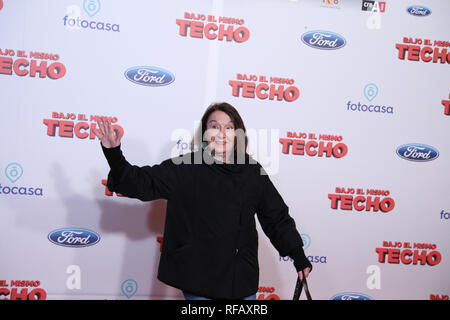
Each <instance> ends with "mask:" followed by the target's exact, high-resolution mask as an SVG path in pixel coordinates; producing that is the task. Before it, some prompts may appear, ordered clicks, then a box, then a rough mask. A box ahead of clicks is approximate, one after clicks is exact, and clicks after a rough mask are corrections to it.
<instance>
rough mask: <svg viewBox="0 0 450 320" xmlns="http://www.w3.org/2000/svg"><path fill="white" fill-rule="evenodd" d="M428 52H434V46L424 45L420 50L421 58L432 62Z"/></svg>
mask: <svg viewBox="0 0 450 320" xmlns="http://www.w3.org/2000/svg"><path fill="white" fill-rule="evenodd" d="M426 53H433V48H431V47H423V48H422V50H421V51H420V58H421V59H422V61H425V62H430V61H431V60H433V58H432V57H430V56H426V55H425V54H426Z"/></svg>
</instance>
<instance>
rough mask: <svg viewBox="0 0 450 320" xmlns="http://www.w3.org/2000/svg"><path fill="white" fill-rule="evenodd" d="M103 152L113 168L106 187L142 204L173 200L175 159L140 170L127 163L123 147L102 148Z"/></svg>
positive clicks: (140, 168)
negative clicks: (152, 201) (144, 202)
mask: <svg viewBox="0 0 450 320" xmlns="http://www.w3.org/2000/svg"><path fill="white" fill-rule="evenodd" d="M102 150H103V154H104V155H105V157H106V160H107V161H108V164H109V167H110V168H111V170H110V171H109V173H108V182H107V184H106V186H107V187H108V189H109V190H110V191H114V192H117V193H120V194H122V195H124V196H126V197H129V198H136V199H139V200H141V201H151V200H156V199H170V196H171V194H172V191H173V189H174V186H175V185H176V174H175V164H174V163H173V162H172V161H171V159H168V160H164V161H163V162H161V164H155V165H153V166H143V167H139V166H134V165H131V164H130V163H129V162H128V161H127V160H126V159H125V157H124V156H123V154H122V150H121V149H120V146H118V147H115V148H105V147H103V145H102Z"/></svg>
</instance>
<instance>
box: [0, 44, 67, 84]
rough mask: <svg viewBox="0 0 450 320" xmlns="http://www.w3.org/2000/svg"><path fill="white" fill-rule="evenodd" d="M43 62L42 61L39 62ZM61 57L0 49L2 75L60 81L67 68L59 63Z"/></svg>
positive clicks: (0, 70)
mask: <svg viewBox="0 0 450 320" xmlns="http://www.w3.org/2000/svg"><path fill="white" fill-rule="evenodd" d="M39 60H42V61H39ZM58 60H59V55H58V54H53V53H43V52H35V51H30V52H29V53H28V54H27V53H26V52H25V51H24V50H12V49H0V74H6V75H12V74H13V73H14V74H15V75H17V76H20V77H24V76H30V77H33V78H34V77H36V75H37V74H39V78H46V77H49V78H50V79H54V80H56V79H60V78H62V77H64V75H65V74H66V66H65V65H64V64H62V63H61V62H58Z"/></svg>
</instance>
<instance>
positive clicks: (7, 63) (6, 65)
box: [0, 57, 13, 75]
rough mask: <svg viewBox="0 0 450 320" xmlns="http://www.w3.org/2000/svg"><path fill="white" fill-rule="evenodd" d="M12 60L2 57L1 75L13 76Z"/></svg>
mask: <svg viewBox="0 0 450 320" xmlns="http://www.w3.org/2000/svg"><path fill="white" fill-rule="evenodd" d="M12 63H13V59H12V58H7V57H0V74H8V75H12Z"/></svg>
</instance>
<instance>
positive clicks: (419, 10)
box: [406, 6, 431, 17]
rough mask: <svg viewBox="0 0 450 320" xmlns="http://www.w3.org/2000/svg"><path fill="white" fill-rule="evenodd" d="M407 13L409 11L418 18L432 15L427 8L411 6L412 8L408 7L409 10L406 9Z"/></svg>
mask: <svg viewBox="0 0 450 320" xmlns="http://www.w3.org/2000/svg"><path fill="white" fill-rule="evenodd" d="M406 11H408V13H409V14H411V15H413V16H416V17H426V16H429V15H430V14H431V10H430V9H428V8H426V7H422V6H411V7H408V9H406Z"/></svg>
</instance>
